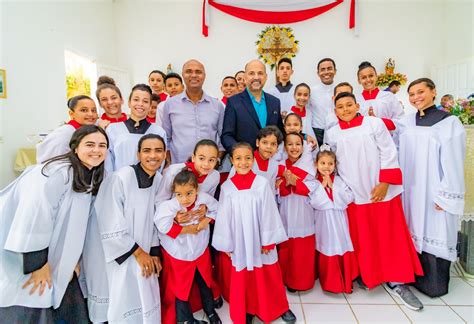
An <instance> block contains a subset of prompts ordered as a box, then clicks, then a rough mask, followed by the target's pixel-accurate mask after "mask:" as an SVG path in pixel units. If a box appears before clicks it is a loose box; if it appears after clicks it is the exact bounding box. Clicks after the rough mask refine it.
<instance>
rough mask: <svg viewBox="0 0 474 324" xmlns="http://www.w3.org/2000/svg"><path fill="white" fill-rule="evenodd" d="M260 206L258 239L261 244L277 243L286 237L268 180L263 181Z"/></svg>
mask: <svg viewBox="0 0 474 324" xmlns="http://www.w3.org/2000/svg"><path fill="white" fill-rule="evenodd" d="M261 195H262V196H263V203H262V208H261V210H260V214H259V216H260V219H259V223H260V240H261V244H262V246H268V245H272V244H278V243H281V242H284V241H286V240H287V239H288V237H287V236H286V232H285V228H284V227H283V223H282V221H281V217H280V213H279V211H278V207H277V204H276V201H275V197H274V196H273V191H272V189H271V188H270V184H269V183H268V181H266V183H265V190H264V191H263V192H262V193H261Z"/></svg>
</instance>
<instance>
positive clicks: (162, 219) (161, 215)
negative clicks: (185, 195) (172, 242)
mask: <svg viewBox="0 0 474 324" xmlns="http://www.w3.org/2000/svg"><path fill="white" fill-rule="evenodd" d="M172 205H173V204H172V201H171V200H167V201H164V202H162V203H161V204H160V205H159V206H158V209H157V210H156V213H155V217H154V221H155V225H156V228H157V229H158V232H160V233H162V234H165V235H166V234H168V232H169V231H170V230H171V227H173V224H174V217H175V216H176V211H175V210H174V209H173V208H172Z"/></svg>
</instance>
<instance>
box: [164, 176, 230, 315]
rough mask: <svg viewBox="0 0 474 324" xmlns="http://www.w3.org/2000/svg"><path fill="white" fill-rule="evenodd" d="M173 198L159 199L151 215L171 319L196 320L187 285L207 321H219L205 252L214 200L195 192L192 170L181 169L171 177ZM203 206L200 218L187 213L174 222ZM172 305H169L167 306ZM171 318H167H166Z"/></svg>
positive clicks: (196, 184)
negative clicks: (169, 293)
mask: <svg viewBox="0 0 474 324" xmlns="http://www.w3.org/2000/svg"><path fill="white" fill-rule="evenodd" d="M172 189H173V192H174V194H175V196H174V197H173V198H171V199H170V200H167V201H163V202H162V203H161V204H160V205H159V207H158V210H157V212H156V214H155V225H156V227H157V228H158V231H159V237H160V242H161V246H162V251H163V267H164V268H166V269H168V270H169V274H170V275H169V276H168V282H167V289H169V290H172V291H173V294H174V296H175V307H174V308H175V314H176V317H175V318H174V321H173V322H178V323H185V322H188V323H196V321H197V320H196V319H195V318H194V317H193V312H192V309H191V305H190V303H189V300H190V298H191V288H192V286H193V284H195V285H197V287H198V288H199V292H200V300H201V302H202V305H203V309H204V312H205V313H206V315H207V317H208V319H209V321H210V322H211V323H221V321H220V319H219V315H217V313H216V312H215V310H214V298H213V296H212V290H211V286H212V281H213V278H212V264H211V254H210V252H209V247H208V243H209V233H210V231H209V223H210V222H211V221H212V220H214V219H215V215H216V214H217V201H216V200H215V199H214V198H213V197H211V196H209V195H208V194H206V193H201V192H198V180H197V177H196V176H195V175H194V173H193V172H192V171H190V170H187V169H184V170H182V171H180V172H179V173H178V174H177V175H176V176H175V178H174V180H173V184H172ZM201 205H205V206H206V207H207V212H206V214H205V216H204V217H199V216H198V215H193V214H191V216H192V218H191V220H190V221H189V222H186V223H182V224H178V223H177V222H176V221H175V217H176V216H177V215H179V214H183V213H186V214H187V213H188V212H190V211H193V210H197V209H198V208H199V206H201ZM170 306H173V305H170ZM168 320H171V319H167V320H166V321H168Z"/></svg>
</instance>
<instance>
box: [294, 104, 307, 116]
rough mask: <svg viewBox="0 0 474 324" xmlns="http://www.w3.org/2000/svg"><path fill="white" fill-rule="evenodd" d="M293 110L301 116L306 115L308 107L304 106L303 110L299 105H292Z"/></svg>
mask: <svg viewBox="0 0 474 324" xmlns="http://www.w3.org/2000/svg"><path fill="white" fill-rule="evenodd" d="M291 111H292V112H294V113H295V114H297V115H298V116H300V117H301V118H303V117H305V116H306V107H303V110H300V109H299V108H298V107H296V106H293V107H291Z"/></svg>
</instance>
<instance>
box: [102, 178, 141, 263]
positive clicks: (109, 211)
mask: <svg viewBox="0 0 474 324" xmlns="http://www.w3.org/2000/svg"><path fill="white" fill-rule="evenodd" d="M124 203H125V193H124V183H123V182H122V180H121V179H120V177H119V176H118V175H117V174H112V175H111V176H110V177H109V178H107V179H106V180H104V182H102V184H101V186H100V189H99V193H98V194H97V199H96V201H95V204H94V207H95V210H96V214H97V223H98V225H99V231H100V237H101V241H102V246H103V248H104V254H105V259H106V262H111V261H113V260H115V259H116V258H118V257H120V256H122V255H124V254H126V253H127V252H129V251H130V250H131V249H132V247H133V246H134V245H135V240H134V239H133V237H132V235H131V233H129V224H128V221H127V219H126V217H125V213H126V211H125V208H124Z"/></svg>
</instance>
